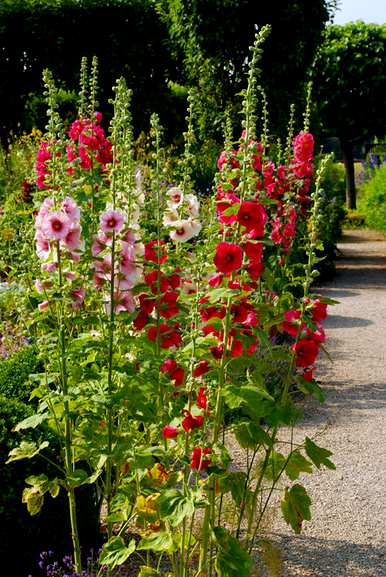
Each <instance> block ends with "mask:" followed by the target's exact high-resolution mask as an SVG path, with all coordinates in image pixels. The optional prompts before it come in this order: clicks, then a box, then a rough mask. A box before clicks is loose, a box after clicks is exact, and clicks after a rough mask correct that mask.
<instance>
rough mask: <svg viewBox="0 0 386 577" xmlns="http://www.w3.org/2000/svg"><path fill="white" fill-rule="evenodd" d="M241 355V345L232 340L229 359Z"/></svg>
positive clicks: (239, 342)
mask: <svg viewBox="0 0 386 577" xmlns="http://www.w3.org/2000/svg"><path fill="white" fill-rule="evenodd" d="M242 354H243V343H242V342H241V341H239V340H238V339H233V343H232V350H231V357H233V358H236V357H240V356H241V355H242Z"/></svg>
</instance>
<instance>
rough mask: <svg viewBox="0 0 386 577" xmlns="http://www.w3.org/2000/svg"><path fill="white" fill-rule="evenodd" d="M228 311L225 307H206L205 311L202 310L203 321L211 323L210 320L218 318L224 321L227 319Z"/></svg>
mask: <svg viewBox="0 0 386 577" xmlns="http://www.w3.org/2000/svg"><path fill="white" fill-rule="evenodd" d="M225 314H226V311H225V307H220V308H219V307H216V306H212V307H206V308H205V309H202V310H200V315H201V319H202V320H203V321H204V322H208V321H210V319H213V318H217V319H223V318H224V317H225Z"/></svg>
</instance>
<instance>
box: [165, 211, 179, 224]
mask: <svg viewBox="0 0 386 577" xmlns="http://www.w3.org/2000/svg"><path fill="white" fill-rule="evenodd" d="M179 220H180V217H179V216H178V214H177V213H176V211H175V210H167V211H165V214H164V216H163V218H162V222H163V224H164V226H173V227H174V226H176V223H178V222H179Z"/></svg>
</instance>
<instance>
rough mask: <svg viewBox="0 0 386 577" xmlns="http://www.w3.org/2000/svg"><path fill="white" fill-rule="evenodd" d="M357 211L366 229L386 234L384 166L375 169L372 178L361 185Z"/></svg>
mask: <svg viewBox="0 0 386 577" xmlns="http://www.w3.org/2000/svg"><path fill="white" fill-rule="evenodd" d="M358 209H359V212H360V213H361V214H363V215H364V217H365V222H366V225H367V226H368V227H370V228H373V229H375V230H379V231H381V232H386V166H382V167H381V168H378V169H376V170H375V174H374V176H373V178H372V179H371V180H370V181H369V182H366V183H365V184H364V185H362V187H361V190H360V199H359V203H358Z"/></svg>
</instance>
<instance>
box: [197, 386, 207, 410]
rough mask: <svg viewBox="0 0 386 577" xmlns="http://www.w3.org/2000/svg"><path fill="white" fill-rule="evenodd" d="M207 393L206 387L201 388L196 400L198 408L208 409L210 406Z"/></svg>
mask: <svg viewBox="0 0 386 577" xmlns="http://www.w3.org/2000/svg"><path fill="white" fill-rule="evenodd" d="M205 393H206V387H200V388H199V390H198V393H197V400H196V404H197V407H199V408H200V409H206V407H207V405H208V399H207V397H206V394H205Z"/></svg>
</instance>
